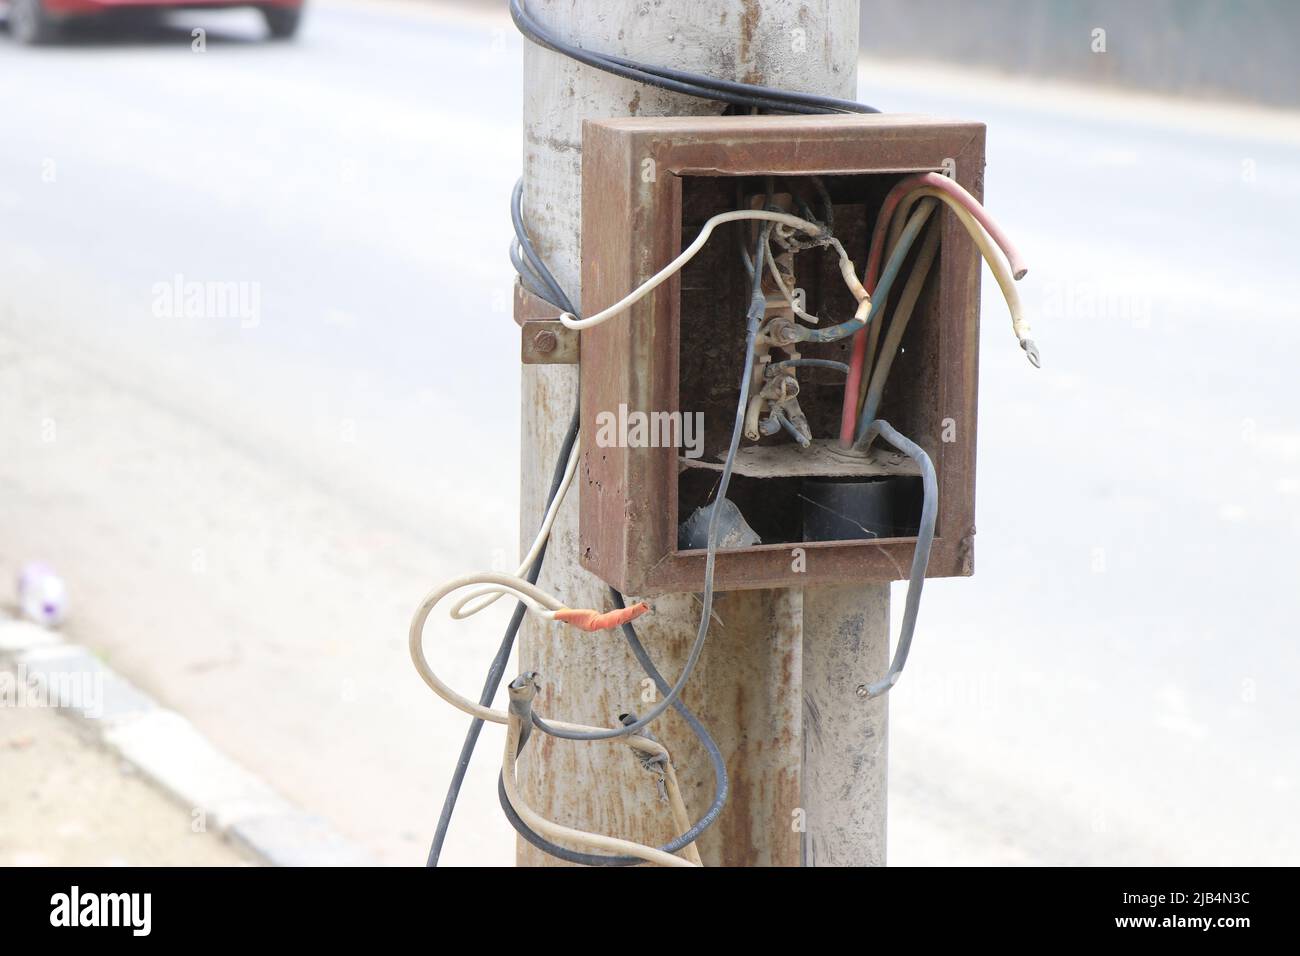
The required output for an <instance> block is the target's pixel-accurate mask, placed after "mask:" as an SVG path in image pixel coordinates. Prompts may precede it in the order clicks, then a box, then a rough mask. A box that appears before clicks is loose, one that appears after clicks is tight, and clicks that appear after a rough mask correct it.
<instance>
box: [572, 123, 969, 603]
mask: <svg viewBox="0 0 1300 956" xmlns="http://www.w3.org/2000/svg"><path fill="white" fill-rule="evenodd" d="M925 171H938V172H943V173H946V174H947V175H950V176H952V177H953V178H955V179H956V181H957V182H958V183H960V184H961V185H962V186H964V187H965V188H966V189H967V190H968V191H969V192H970V193H972V194H973V195H974V196H975V197H976V198H977V199H982V197H983V173H984V126H983V124H980V123H969V122H956V121H949V120H936V119H932V118H928V117H921V116H911V115H899V114H887V115H868V116H863V115H852V116H848V115H845V116H798V117H785V116H734V117H677V118H655V119H651V118H644V119H643V118H631V119H615V120H604V121H589V122H587V123H586V125H585V128H584V135H583V153H582V186H583V197H582V219H583V223H582V226H583V248H582V290H583V306H584V310H585V311H586V313H587V314H593V313H595V312H596V311H598V310H600V309H603V308H606V307H607V306H609V305H611V304H613V303H614V302H617V301H618V300H619V299H621V298H622V297H623V296H625V295H626V294H627V293H628V292H629V291H630V290H632V289H634V288H636V287H637V286H638V285H640V284H641V283H643V282H644V281H645V280H647V279H648V278H650V277H651V276H652V275H654V274H655V272H657V271H658V270H659V269H661V268H662V267H663V266H664V265H665V264H667V263H668V262H669V261H671V260H672V259H673V258H674V257H675V256H676V255H677V254H678V253H679V252H680V251H681V250H682V249H683V248H684V247H685V246H686V245H688V244H689V243H690V242H691V241H692V240H694V238H695V237H696V235H697V234H698V233H699V231H700V229H701V228H702V226H703V225H704V223H705V222H706V220H708V219H709V218H710V217H711V216H713V215H714V214H716V213H719V212H723V211H727V210H732V209H737V208H757V207H759V206H761V205H762V204H763V203H764V202H765V201H766V202H769V203H771V202H777V203H785V204H787V205H790V206H794V205H796V204H800V203H802V204H803V208H809V207H817V208H824V204H825V203H826V201H827V200H829V204H830V206H831V210H832V212H833V221H834V224H833V230H834V235H835V236H836V237H837V238H838V239H839V240H840V242H841V243H842V244H843V246H844V247H845V249H846V250H847V251H848V254H849V256H850V257H851V258H852V259H853V260H854V262H855V263H856V264H857V267H858V274H859V276H860V275H861V271H862V267H863V264H864V263H865V261H866V259H867V249H868V244H869V241H870V238H871V231H872V228H873V226H874V222H875V218H876V216H877V213H878V210H879V208H880V205H881V202H882V200H883V199H884V197H885V195H886V194H887V193H888V192H889V190H890V188H891V187H892V186H893V185H894V184H895V183H897V182H898V181H899V180H900V179H902V178H903V177H904V176H907V175H909V174H913V173H917V172H925ZM814 177H815V178H814ZM819 201H820V202H821V203H823V206H821V207H818V206H817V204H818V202H819ZM936 215H938V216H939V217H940V223H941V226H940V228H941V230H942V231H941V233H940V247H939V253H938V258H937V260H936V261H935V263H934V266H933V268H932V269H931V271H930V274H929V277H928V280H927V281H926V284H925V286H924V288H923V291H922V293H921V296H920V299H919V300H918V302H917V305H916V309H915V311H914V313H913V316H912V319H911V322H910V323H909V324H908V326H907V331H906V333H905V335H904V337H903V339H902V343H901V348H900V350H899V352H898V355H897V358H896V360H895V362H894V366H893V370H892V373H891V374H890V377H889V379H888V384H887V386H886V390H885V393H884V397H883V401H882V404H881V406H880V412H879V417H881V418H883V419H885V420H887V421H889V422H890V423H891V424H892V425H893V426H894V427H895V428H897V429H898V430H899V431H900V432H902V433H903V434H904V435H907V436H908V437H910V438H911V439H912V440H913V441H915V442H916V443H917V444H919V445H920V446H921V447H922V448H924V449H925V451H926V452H927V453H928V454H929V456H930V458H931V460H932V461H933V462H934V466H935V469H936V472H937V475H938V484H939V512H938V521H937V528H936V537H935V541H934V546H933V550H932V553H931V558H930V563H929V569H928V575H929V576H932V577H947V576H953V575H968V574H971V573H972V572H973V539H974V533H975V527H974V512H975V435H976V428H975V424H976V385H977V365H978V354H977V347H978V340H979V329H978V326H979V284H980V258H979V252H978V250H977V248H976V246H975V244H974V243H973V242H972V241H971V239H970V238H969V236H968V235H967V233H966V232H965V230H964V229H963V228H962V226H961V224H960V223H959V222H958V221H957V220H956V218H955V217H954V216H953V215H952V214H951V213H949V212H947V211H946V210H944V209H943V208H942V207H940V208H939V209H938V210H936ZM756 228H757V227H756V226H755V225H754V224H753V223H752V222H738V223H728V224H725V225H723V226H721V227H719V229H718V230H717V231H716V232H715V233H714V235H713V238H712V239H711V240H710V241H709V242H708V243H707V244H706V245H705V246H704V247H703V249H702V250H701V251H700V252H699V254H698V255H697V256H696V257H695V258H694V259H693V260H691V262H690V263H689V264H688V265H687V266H686V267H685V268H684V269H683V270H682V271H681V272H679V273H678V274H677V275H675V276H674V277H673V278H672V279H670V280H669V281H667V282H665V283H663V284H662V285H660V286H659V287H658V288H657V289H655V290H654V291H653V292H652V293H651V294H650V295H648V296H647V297H645V298H643V299H641V300H640V301H639V302H638V303H637V304H636V305H634V306H633V307H632V308H631V309H630V310H628V312H627V313H625V314H624V315H622V316H620V317H619V318H617V319H616V320H614V321H609V322H606V323H604V324H602V325H599V326H596V327H594V328H590V329H587V330H584V331H583V332H582V333H581V360H582V361H581V414H582V423H583V424H582V436H581V438H582V458H581V462H580V465H579V472H578V479H577V483H578V486H579V493H580V547H581V561H582V564H583V566H584V567H586V568H587V569H588V570H590V571H592V572H593V573H595V574H597V575H598V576H599V577H601V578H602V579H603V580H605V581H607V582H608V583H610V584H612V585H614V586H615V587H617V588H619V589H620V590H622V591H623V592H625V593H628V594H635V595H655V594H660V593H665V592H673V591H694V590H698V589H699V587H700V586H701V582H702V581H703V578H704V560H705V558H704V554H705V552H704V550H703V547H702V546H699V547H697V546H694V545H696V544H698V540H697V541H692V540H689V536H687V535H686V534H685V532H684V531H683V529H682V525H683V523H685V522H687V521H688V519H690V517H691V516H692V514H693V513H695V512H696V510H697V509H699V508H700V507H701V506H703V505H706V504H707V503H708V501H709V500H710V498H711V497H712V494H713V492H714V490H715V489H716V486H717V483H718V479H719V475H720V472H721V467H722V464H721V463H722V460H723V458H724V456H725V454H726V450H727V445H728V442H729V440H730V436H731V431H732V427H733V420H734V418H735V409H736V406H737V400H738V389H739V386H740V382H741V378H742V375H743V371H744V370H743V369H742V362H743V358H744V351H745V313H746V309H747V307H748V305H749V298H750V277H749V275H748V274H747V272H746V269H745V267H744V263H743V257H742V255H741V249H742V248H743V246H745V245H748V244H750V243H752V237H753V236H754V235H755V232H754V230H755V229H756ZM915 254H916V253H915V251H913V253H912V255H915ZM794 261H795V262H796V263H797V265H796V267H795V271H794V274H793V279H794V282H795V283H796V284H797V286H798V288H800V289H802V290H803V294H804V305H803V308H804V309H805V310H806V311H807V312H809V313H812V314H814V315H819V316H821V317H822V323H821V324H823V325H827V324H830V323H837V322H841V321H844V320H845V319H847V318H849V317H850V316H852V314H853V312H854V308H855V306H856V304H857V303H856V301H855V300H854V298H853V296H852V294H851V293H850V291H849V290H848V288H847V287H846V286H845V284H844V281H843V280H842V278H841V276H840V268H839V263H838V257H837V256H836V255H835V253H834V252H832V251H831V250H829V249H827V248H825V247H822V248H815V249H808V250H805V251H801V252H799V253H798V254H797V256H795V257H794ZM900 286H901V283H896V284H895V288H894V292H893V295H894V296H897V295H898V290H899V287H900ZM851 343H852V339H851V338H846V339H843V340H841V341H838V342H827V343H801V344H800V352H801V354H802V356H803V357H806V358H824V359H833V360H838V361H840V362H847V361H848V357H849V353H850V350H851V347H852V345H851ZM844 381H845V379H844V374H843V373H842V372H841V371H839V370H836V369H832V368H820V367H819V368H800V369H799V374H798V388H799V390H798V405H799V408H801V410H802V413H803V415H805V416H806V419H807V426H808V430H809V431H810V432H811V435H812V436H813V441H812V444H811V445H810V446H808V447H803V446H802V445H801V444H800V443H799V442H797V441H796V440H795V439H794V438H792V437H791V436H790V434H788V433H787V432H786V431H778V432H777V433H775V434H772V435H761V436H760V437H759V439H758V440H757V441H754V440H749V439H743V440H742V443H741V448H740V452H739V454H738V456H737V459H736V465H735V472H734V476H733V478H732V483H731V488H730V490H729V492H728V498H729V499H730V500H731V501H732V502H734V504H735V505H736V506H737V508H738V509H739V511H740V513H741V515H742V516H743V519H744V522H745V525H747V529H748V530H752V532H753V535H756V536H757V538H758V539H759V540H758V541H757V542H755V543H749V544H745V545H744V546H740V547H735V546H733V547H726V546H724V547H722V548H721V549H720V550H719V551H718V555H717V565H716V572H715V586H716V588H717V589H719V590H730V589H741V588H770V587H799V586H803V585H811V584H832V583H837V582H853V581H888V580H895V579H902V578H905V577H906V576H907V573H908V568H909V567H910V565H911V561H912V553H913V548H914V545H915V534H916V527H917V524H918V521H919V515H920V503H921V483H920V478H919V477H918V472H917V468H916V466H915V464H914V463H913V462H912V461H911V460H910V459H908V458H907V457H906V456H904V455H902V454H901V453H896V452H895V450H894V449H893V448H892V447H891V446H889V445H888V444H887V443H886V442H884V441H883V440H878V441H877V442H876V443H875V445H874V447H873V449H872V452H871V454H870V455H868V456H866V457H863V456H860V455H859V456H853V455H848V454H845V453H844V452H843V451H842V450H841V449H840V448H839V443H838V436H839V431H840V415H841V404H842V401H843V395H844ZM637 412H640V413H642V414H643V415H644V416H646V417H649V416H651V415H653V414H655V413H658V414H659V415H660V416H662V415H663V414H664V413H667V414H669V415H671V414H672V413H678V424H677V425H676V426H675V427H677V428H678V430H679V439H681V440H679V441H678V442H677V444H678V445H679V446H680V445H683V444H686V442H685V441H684V439H685V438H688V437H689V438H690V439H692V442H693V444H692V445H691V446H690V447H672V446H671V445H669V446H668V447H664V444H663V443H658V442H655V441H654V440H653V438H654V436H653V435H651V436H642V437H643V440H640V441H617V442H610V441H608V440H607V436H606V440H605V441H599V440H598V434H597V429H598V423H600V422H604V423H606V424H608V423H609V422H610V421H611V418H610V416H611V415H612V416H614V419H613V420H615V421H617V420H618V419H619V416H622V418H623V420H624V421H626V420H627V419H628V417H629V416H631V417H632V418H633V419H635V418H636V417H637V416H636V415H635V414H634V413H637ZM601 413H605V414H604V415H603V416H602V415H601ZM700 416H702V418H701V417H700ZM657 420H658V421H663V419H662V417H661V418H660V419H657ZM701 421H702V429H701V431H700V432H699V434H691V429H690V426H691V425H692V424H693V423H695V422H701ZM633 427H634V429H635V422H633ZM620 437H623V438H626V437H627V435H626V434H624V433H622V432H620ZM866 486H869V487H866ZM863 508H865V509H866V512H863V510H862V509H863ZM864 514H869V517H864ZM750 537H751V540H752V536H750ZM796 549H802V550H796Z"/></svg>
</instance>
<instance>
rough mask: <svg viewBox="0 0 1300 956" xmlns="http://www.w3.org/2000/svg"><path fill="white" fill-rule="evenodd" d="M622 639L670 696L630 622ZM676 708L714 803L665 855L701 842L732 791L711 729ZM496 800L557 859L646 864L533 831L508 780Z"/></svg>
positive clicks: (616, 598) (618, 600)
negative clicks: (708, 770) (696, 745)
mask: <svg viewBox="0 0 1300 956" xmlns="http://www.w3.org/2000/svg"><path fill="white" fill-rule="evenodd" d="M609 595H610V599H611V600H612V601H613V602H614V606H615V607H617V608H620V609H621V608H623V607H626V605H625V603H624V601H623V595H622V594H621V593H620V592H619V591H618V589H616V588H610V589H609ZM623 637H624V638H625V639H626V640H627V645H628V647H629V648H630V649H631V651H632V654H633V656H635V657H636V659H637V663H638V664H640V665H641V669H642V670H643V671H645V672H646V673H647V674H648V675H649V676H650V679H651V680H653V681H654V682H655V686H656V687H658V688H659V693H661V694H667V693H668V692H669V687H668V681H666V680H665V679H664V675H663V674H661V673H660V672H659V669H658V668H657V667H655V665H654V661H652V660H651V659H650V655H649V654H648V653H647V652H646V649H645V645H643V644H642V643H641V639H640V638H639V637H637V633H636V628H634V627H633V626H632V625H631V624H630V623H628V624H624V625H623ZM673 709H674V710H676V711H677V713H679V714H681V715H682V719H683V720H685V721H686V723H687V725H688V726H689V727H690V728H691V732H692V733H694V734H695V736H696V738H697V739H698V740H699V742H700V744H701V745H702V746H703V747H704V749H705V751H706V752H707V753H708V755H709V762H710V763H711V764H712V765H713V803H712V804H710V806H709V809H708V810H707V811H706V812H705V814H704V816H702V817H700V819H699V820H697V821H696V822H695V823H694V824H693V825H692V826H691V828H690V829H689V830H687V831H686V832H685V833H683V834H681V835H680V836H678V837H676V838H674V839H672V840H670V841H669V842H668V843H665V844H664V845H663V846H661V847H660V848H659V849H661V850H663V851H664V852H665V853H676V852H677V851H678V850H680V849H681V848H682V847H684V846H686V845H687V844H688V843H691V842H692V841H694V840H696V839H698V838H699V835H700V834H701V833H703V832H704V831H705V830H706V829H708V828H709V826H711V825H712V823H713V821H714V820H716V819H717V818H718V814H719V813H721V812H722V808H723V806H724V805H725V804H726V802H727V796H728V793H729V791H730V783H729V782H728V780H727V765H726V763H725V762H724V761H723V759H722V751H721V750H719V749H718V744H717V742H716V741H715V740H714V739H713V738H712V737H711V736H710V735H709V732H708V730H706V729H705V727H704V725H703V724H702V723H700V720H699V718H698V717H696V716H695V715H694V714H693V713H691V711H690V710H689V709H688V708H687V707H686V705H685V704H683V703H682V702H681V700H680V699H678V700H674V701H673ZM522 749H523V748H522V746H521V747H520V750H521V751H522ZM497 799H498V800H499V801H500V802H501V809H502V810H503V811H504V812H505V815H506V819H507V820H509V821H510V825H511V826H512V827H514V828H515V830H516V831H518V833H519V835H520V836H521V837H523V838H524V839H525V840H527V841H528V842H529V843H531V844H532V845H533V846H535V847H537V849H539V850H541V851H543V852H544V853H549V854H551V856H554V857H558V858H559V859H561V860H564V861H565V862H566V863H578V864H582V865H584V866H635V865H636V864H638V863H644V862H645V860H643V859H641V858H640V857H637V856H611V855H609V854H604V853H584V852H582V851H581V850H570V849H569V848H567V847H563V846H560V845H559V844H558V843H552V842H551V841H550V840H548V839H546V837H544V836H542V835H541V834H539V833H537V832H536V831H535V830H533V829H532V828H531V827H530V826H529V825H528V824H526V823H525V822H524V821H523V820H521V819H520V818H519V814H517V813H515V808H514V807H512V806H511V805H510V800H509V799H508V798H507V797H506V786H505V781H504V780H503V779H502V777H501V776H498V777H497Z"/></svg>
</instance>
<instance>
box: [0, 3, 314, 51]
mask: <svg viewBox="0 0 1300 956" xmlns="http://www.w3.org/2000/svg"><path fill="white" fill-rule="evenodd" d="M303 2H304V0H8V3H7V5H8V7H9V35H10V36H11V37H13V38H14V39H15V40H17V41H18V42H19V43H47V42H49V41H50V40H53V39H55V38H56V37H57V36H58V33H59V27H60V26H62V24H63V23H65V22H66V21H68V20H72V19H75V18H77V17H84V16H94V15H96V14H102V13H114V12H125V11H142V10H178V9H181V8H183V7H189V8H194V9H204V10H213V9H219V8H222V7H256V8H257V9H258V10H260V11H262V16H263V18H265V20H266V26H267V29H268V30H270V32H271V36H273V37H275V38H276V39H279V40H283V39H288V38H289V37H291V36H293V35H294V34H295V33H296V32H297V31H298V23H299V21H300V20H301V19H302V6H303ZM5 5H6V0H0V7H3V6H5Z"/></svg>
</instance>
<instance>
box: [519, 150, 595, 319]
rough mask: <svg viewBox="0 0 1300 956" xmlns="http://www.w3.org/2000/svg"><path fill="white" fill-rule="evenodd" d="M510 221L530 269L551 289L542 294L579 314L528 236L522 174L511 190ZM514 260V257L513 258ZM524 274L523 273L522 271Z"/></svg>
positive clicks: (573, 313) (569, 311) (557, 304)
mask: <svg viewBox="0 0 1300 956" xmlns="http://www.w3.org/2000/svg"><path fill="white" fill-rule="evenodd" d="M510 221H511V223H512V224H513V225H514V227H515V239H516V241H518V243H519V248H520V249H521V250H522V251H523V254H524V258H525V259H527V260H528V265H529V266H530V267H531V269H530V271H531V272H532V274H533V275H534V277H535V278H536V279H537V280H538V281H539V282H541V283H542V284H543V285H544V286H545V287H546V288H547V289H549V290H550V293H551V294H550V295H545V296H542V298H544V299H546V300H547V301H548V302H550V303H551V304H552V305H554V306H556V307H558V308H560V309H562V310H563V311H565V312H568V313H569V314H570V315H577V314H578V310H577V309H575V308H574V307H573V303H572V302H571V301H570V300H569V297H568V296H567V295H565V294H564V290H563V289H561V288H560V284H559V283H558V282H556V281H555V276H553V275H552V274H551V270H550V269H548V268H547V267H546V263H545V262H543V261H542V257H541V256H539V255H538V254H537V249H536V247H534V246H533V240H532V239H530V238H529V237H528V230H527V229H526V228H524V177H522V176H520V177H519V179H518V180H516V182H515V188H514V189H512V190H511V191H510ZM511 261H512V262H513V261H514V260H513V258H512V259H511ZM520 274H521V275H522V273H520Z"/></svg>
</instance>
